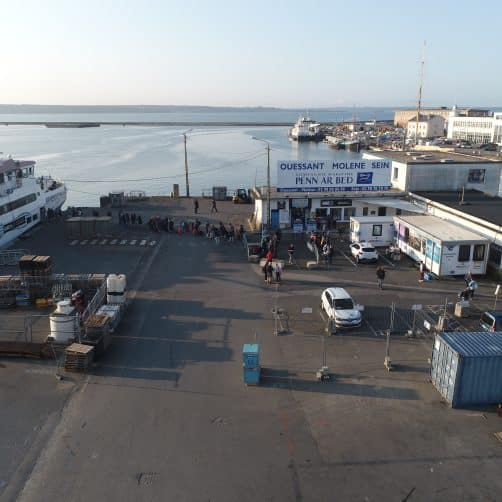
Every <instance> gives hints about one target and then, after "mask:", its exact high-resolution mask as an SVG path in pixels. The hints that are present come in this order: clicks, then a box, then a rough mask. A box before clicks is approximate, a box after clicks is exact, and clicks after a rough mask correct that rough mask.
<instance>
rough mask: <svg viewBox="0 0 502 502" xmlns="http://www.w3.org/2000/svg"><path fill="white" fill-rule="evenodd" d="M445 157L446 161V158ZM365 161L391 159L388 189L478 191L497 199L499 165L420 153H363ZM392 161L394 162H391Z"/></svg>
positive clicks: (499, 175)
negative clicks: (495, 196)
mask: <svg viewBox="0 0 502 502" xmlns="http://www.w3.org/2000/svg"><path fill="white" fill-rule="evenodd" d="M448 156H449V157H450V158H448ZM363 157H364V158H368V159H381V158H389V157H390V158H391V159H392V171H391V183H392V187H393V188H394V189H397V190H401V191H403V192H414V191H448V190H460V189H462V188H464V189H465V190H470V189H472V190H479V191H481V192H483V193H488V194H491V195H498V193H499V190H500V183H501V181H500V180H501V171H502V162H498V161H497V162H494V161H490V160H485V159H482V158H479V159H478V160H473V159H472V158H469V157H467V156H465V160H464V161H462V158H463V156H459V155H456V154H448V155H445V154H439V153H437V152H432V153H431V154H423V153H421V152H409V154H408V153H401V152H400V153H394V152H382V155H381V156H380V155H378V154H375V153H364V154H363ZM393 157H394V158H393Z"/></svg>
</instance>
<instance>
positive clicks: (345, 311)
mask: <svg viewBox="0 0 502 502" xmlns="http://www.w3.org/2000/svg"><path fill="white" fill-rule="evenodd" d="M358 307H359V308H356V304H355V302H354V300H353V299H352V298H351V296H350V295H349V294H348V293H347V291H345V289H343V288H328V289H325V290H324V291H323V292H322V295H321V309H322V310H324V312H326V315H327V316H328V318H329V319H331V320H333V321H334V322H335V325H336V327H337V328H355V327H358V326H360V325H361V321H362V316H361V307H360V306H358Z"/></svg>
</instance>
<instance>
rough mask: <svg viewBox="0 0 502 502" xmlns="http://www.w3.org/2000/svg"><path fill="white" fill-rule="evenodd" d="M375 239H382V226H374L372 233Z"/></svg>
mask: <svg viewBox="0 0 502 502" xmlns="http://www.w3.org/2000/svg"><path fill="white" fill-rule="evenodd" d="M371 235H372V236H373V237H381V236H382V225H373V231H372V233H371Z"/></svg>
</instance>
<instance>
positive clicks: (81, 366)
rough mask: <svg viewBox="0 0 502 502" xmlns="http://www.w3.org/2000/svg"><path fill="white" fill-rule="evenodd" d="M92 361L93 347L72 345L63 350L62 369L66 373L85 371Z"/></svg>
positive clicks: (78, 344) (79, 344)
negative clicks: (63, 360)
mask: <svg viewBox="0 0 502 502" xmlns="http://www.w3.org/2000/svg"><path fill="white" fill-rule="evenodd" d="M93 359H94V347H91V346H89V345H83V344H81V343H72V344H71V345H70V346H69V347H67V348H66V350H65V362H64V369H65V370H66V371H86V370H87V369H88V368H89V367H90V365H91V363H92V361H93Z"/></svg>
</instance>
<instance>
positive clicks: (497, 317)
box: [479, 310, 502, 331]
mask: <svg viewBox="0 0 502 502" xmlns="http://www.w3.org/2000/svg"><path fill="white" fill-rule="evenodd" d="M479 327H480V328H481V329H482V330H483V331H502V310H487V311H486V312H483V315H482V316H481V320H480V321H479Z"/></svg>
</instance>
